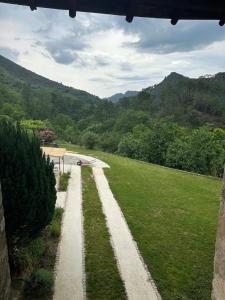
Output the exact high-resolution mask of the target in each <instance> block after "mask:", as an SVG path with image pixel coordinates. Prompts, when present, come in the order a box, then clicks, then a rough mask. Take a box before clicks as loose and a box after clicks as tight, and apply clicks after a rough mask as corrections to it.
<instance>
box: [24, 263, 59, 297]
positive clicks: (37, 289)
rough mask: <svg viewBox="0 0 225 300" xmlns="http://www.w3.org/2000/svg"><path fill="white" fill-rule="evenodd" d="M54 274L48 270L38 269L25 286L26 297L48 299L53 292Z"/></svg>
mask: <svg viewBox="0 0 225 300" xmlns="http://www.w3.org/2000/svg"><path fill="white" fill-rule="evenodd" d="M53 285H54V278H53V274H52V273H51V272H49V271H48V270H46V269H43V268H42V269H38V270H37V271H36V272H34V273H33V274H32V275H31V277H30V278H29V279H28V280H27V282H26V284H25V295H26V296H30V297H35V298H42V297H44V298H45V299H46V296H48V295H50V294H51V292H52V290H53Z"/></svg>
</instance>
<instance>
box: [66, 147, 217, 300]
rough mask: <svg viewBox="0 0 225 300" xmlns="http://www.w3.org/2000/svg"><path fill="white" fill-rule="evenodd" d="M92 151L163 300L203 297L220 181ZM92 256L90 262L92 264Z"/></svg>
mask: <svg viewBox="0 0 225 300" xmlns="http://www.w3.org/2000/svg"><path fill="white" fill-rule="evenodd" d="M67 148H68V149H69V148H70V150H74V151H79V152H80V153H85V154H90V155H93V156H96V157H98V158H100V159H102V160H104V161H105V162H107V163H108V164H109V165H110V166H111V168H110V169H108V170H105V173H106V175H107V177H108V179H109V183H110V186H111V189H112V191H113V193H114V195H115V197H116V199H117V201H118V203H119V205H120V207H121V209H122V211H123V213H124V215H125V217H126V220H127V222H128V225H129V227H130V229H131V232H132V234H133V236H134V239H135V240H136V241H137V244H138V247H139V250H140V252H141V254H142V256H143V258H144V260H145V263H146V264H147V266H148V268H149V270H150V272H151V274H152V276H153V278H154V280H155V282H156V285H157V287H158V289H159V291H160V293H161V295H162V298H163V299H164V300H178V299H179V300H209V299H211V297H210V295H211V282H212V275H213V257H214V247H215V238H216V227H217V216H218V209H219V199H220V190H221V181H220V180H217V179H213V178H210V177H206V176H198V175H195V174H191V173H186V172H181V171H178V170H174V169H168V168H163V167H160V166H157V165H152V164H147V163H142V162H137V161H134V160H130V159H127V158H122V157H119V156H116V155H111V154H107V153H103V152H98V151H89V150H84V149H82V148H78V147H73V146H70V147H69V146H67ZM94 263H95V262H94V260H93V264H94Z"/></svg>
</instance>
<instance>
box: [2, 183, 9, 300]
mask: <svg viewBox="0 0 225 300" xmlns="http://www.w3.org/2000/svg"><path fill="white" fill-rule="evenodd" d="M10 285H11V279H10V271H9V264H8V248H7V243H6V237H5V219H4V210H3V205H2V193H1V185H0V299H1V300H9V299H10Z"/></svg>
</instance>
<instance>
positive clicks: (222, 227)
mask: <svg viewBox="0 0 225 300" xmlns="http://www.w3.org/2000/svg"><path fill="white" fill-rule="evenodd" d="M212 299H213V300H222V299H225V169H224V176H223V188H222V195H221V203H220V212H219V221H218V229H217V239H216V249H215V258H214V277H213V291H212Z"/></svg>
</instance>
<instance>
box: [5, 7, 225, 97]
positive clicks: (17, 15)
mask: <svg viewBox="0 0 225 300" xmlns="http://www.w3.org/2000/svg"><path fill="white" fill-rule="evenodd" d="M0 54H1V55H3V56H5V57H7V58H9V59H11V60H13V61H14V62H16V63H18V64H19V65H21V66H23V67H25V68H27V69H29V70H31V71H33V72H35V73H37V74H40V75H42V76H45V77H47V78H49V79H52V80H55V81H57V82H61V83H63V84H65V85H68V86H72V87H74V88H77V89H81V90H85V91H87V92H89V93H91V94H94V95H97V96H99V97H109V96H111V95H113V94H115V93H118V92H125V91H127V90H142V89H143V88H146V87H149V86H151V85H154V84H157V83H159V82H160V81H162V80H163V78H164V77H165V76H167V75H168V74H169V73H171V72H177V73H180V74H183V75H185V76H189V77H199V76H202V75H206V74H215V73H218V72H225V26H224V27H220V26H219V25H218V22H217V21H179V22H178V24H177V25H176V26H172V25H171V24H170V21H169V20H158V19H147V18H134V21H133V23H131V24H129V23H127V22H126V21H125V18H124V17H119V16H108V15H100V14H88V13H79V12H78V13H77V17H76V18H75V19H71V18H69V16H68V12H66V11H57V10H49V9H41V8H39V9H38V10H37V11H33V12H31V10H30V8H29V7H22V6H14V5H7V4H0Z"/></svg>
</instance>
